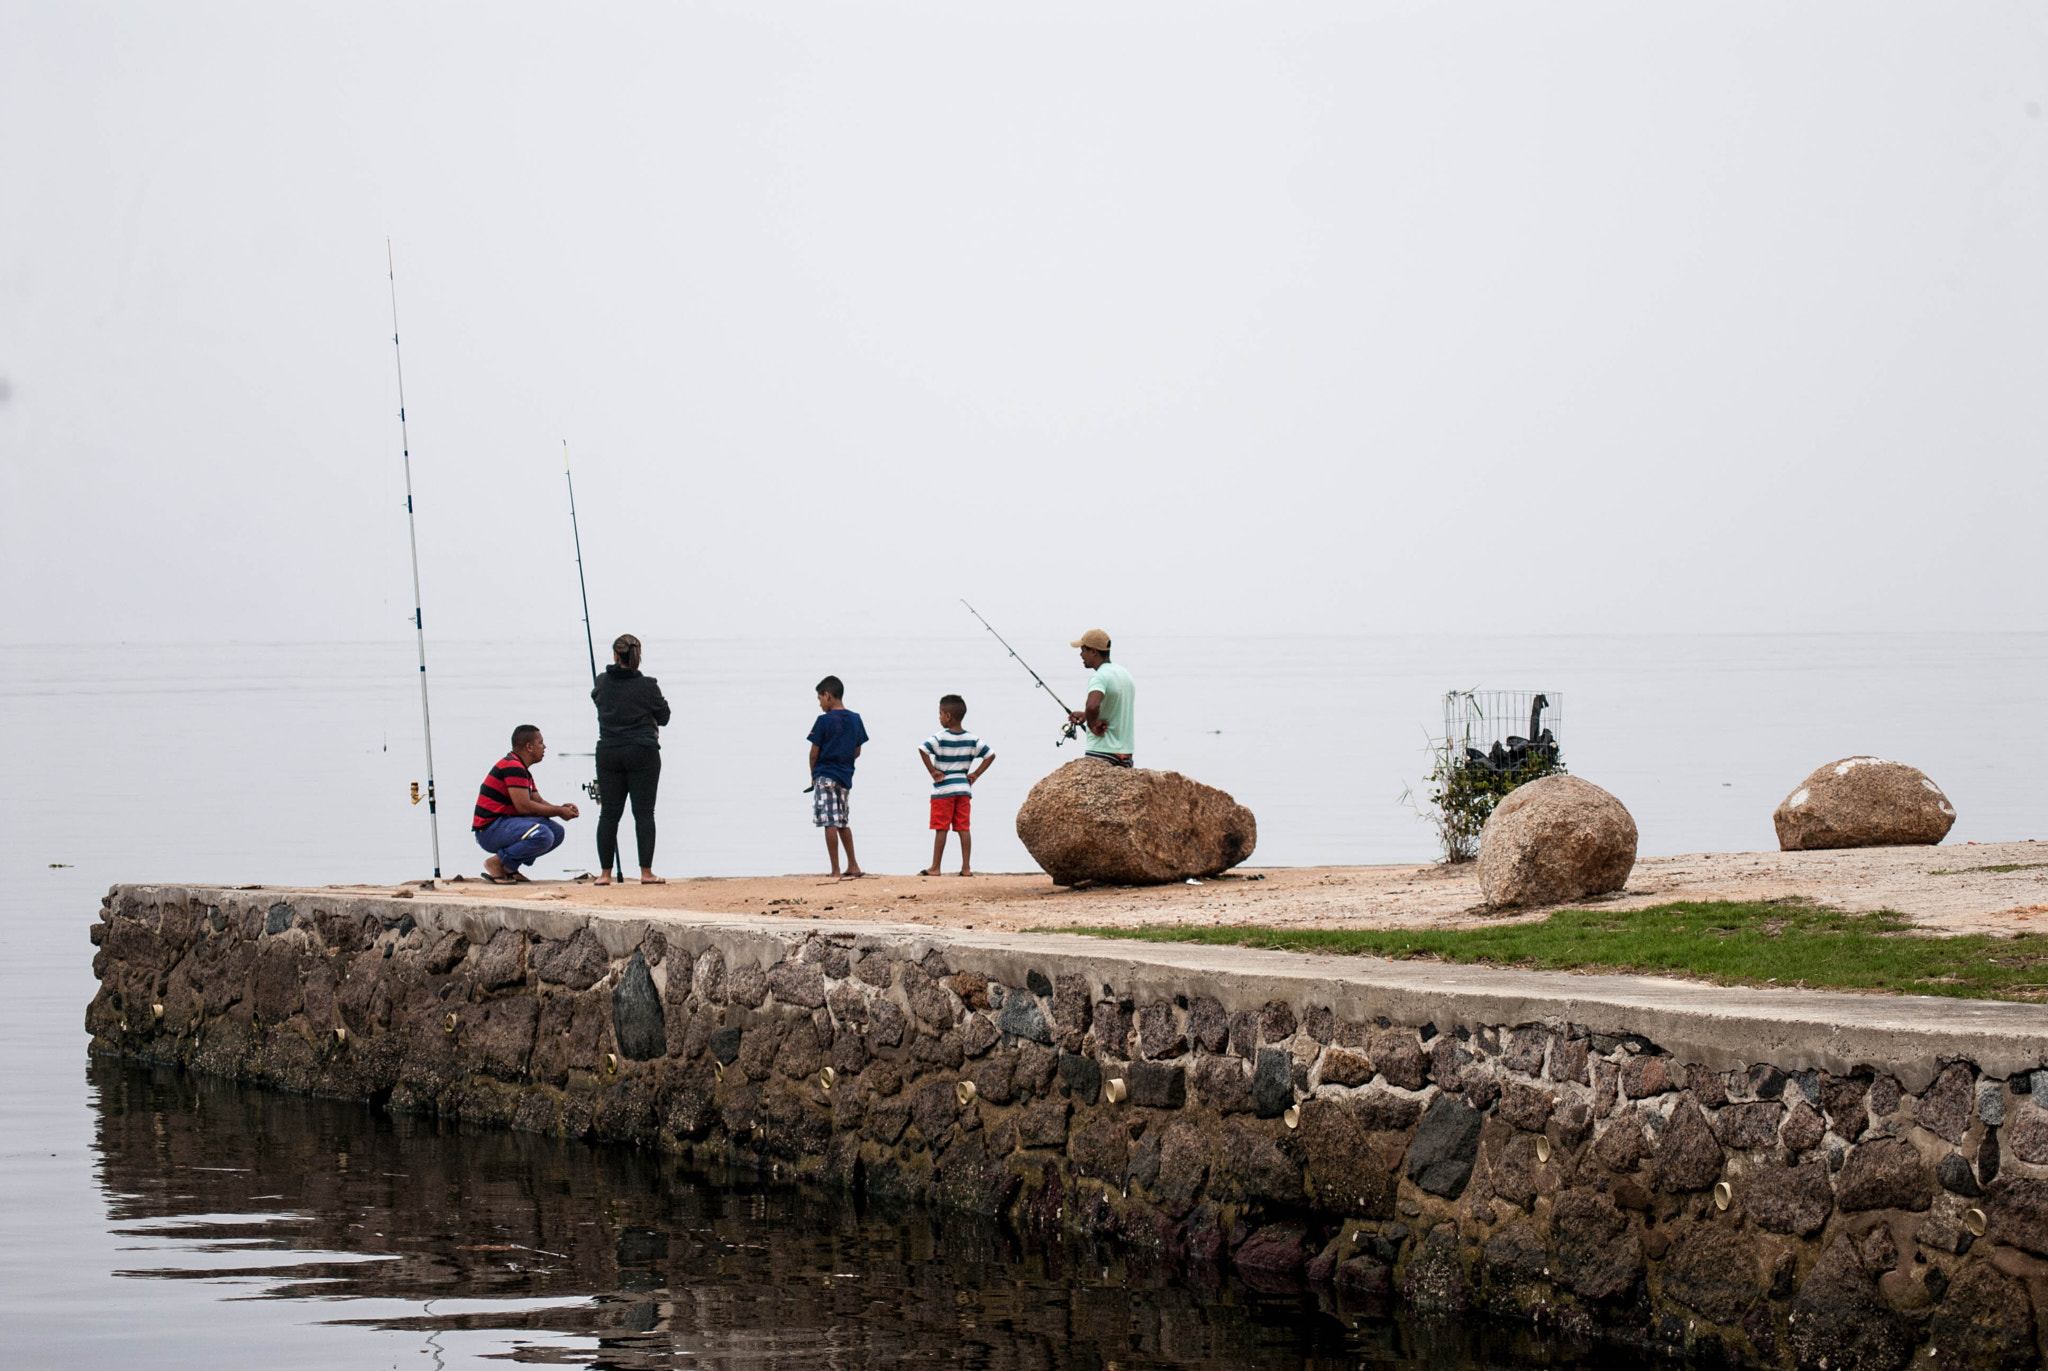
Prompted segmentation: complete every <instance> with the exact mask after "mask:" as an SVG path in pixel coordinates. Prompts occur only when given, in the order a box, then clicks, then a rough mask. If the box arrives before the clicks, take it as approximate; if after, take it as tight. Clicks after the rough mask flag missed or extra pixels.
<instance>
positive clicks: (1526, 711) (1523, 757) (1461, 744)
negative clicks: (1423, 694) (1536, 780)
mask: <svg viewBox="0 0 2048 1371" xmlns="http://www.w3.org/2000/svg"><path fill="white" fill-rule="evenodd" d="M1563 718H1564V697H1563V696H1562V695H1559V694H1558V693H1557V692H1556V691H1554V690H1453V691H1450V692H1448V693H1447V694H1445V696H1444V740H1445V741H1446V742H1447V743H1448V744H1449V747H1450V754H1451V757H1452V758H1453V759H1454V760H1455V761H1456V762H1457V764H1458V765H1460V766H1483V767H1485V768H1487V769H1488V770H1490V771H1496V772H1511V771H1520V770H1521V769H1522V768H1523V767H1524V766H1525V765H1526V764H1527V763H1528V762H1529V761H1530V760H1532V759H1533V760H1535V761H1537V762H1539V763H1542V764H1543V765H1544V769H1546V770H1547V769H1548V768H1549V766H1551V765H1554V764H1555V763H1556V761H1557V756H1558V742H1557V733H1558V724H1559V723H1560V722H1562V720H1563Z"/></svg>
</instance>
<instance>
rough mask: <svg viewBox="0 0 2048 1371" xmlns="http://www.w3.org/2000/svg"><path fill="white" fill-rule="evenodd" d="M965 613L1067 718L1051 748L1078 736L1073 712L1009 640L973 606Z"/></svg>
mask: <svg viewBox="0 0 2048 1371" xmlns="http://www.w3.org/2000/svg"><path fill="white" fill-rule="evenodd" d="M960 603H961V604H963V605H967V601H965V600H962V601H961V602H960ZM967 612H968V613H969V614H972V615H973V616H974V617H975V618H977V619H981V626H982V627H983V628H985V629H987V630H988V631H989V632H990V633H991V634H993V635H994V637H995V640H996V641H997V642H999V643H1001V644H1002V645H1003V650H1004V651H1005V652H1008V653H1009V654H1010V655H1011V656H1012V657H1015V658H1016V660H1017V665H1018V666H1021V667H1023V668H1024V669H1025V670H1026V671H1030V672H1031V679H1032V680H1034V681H1036V682H1038V688H1039V689H1040V690H1042V691H1044V692H1045V693H1046V694H1048V695H1051V696H1052V702H1053V703H1054V704H1056V705H1058V706H1059V707H1060V713H1061V714H1064V715H1066V716H1067V721H1066V724H1065V725H1064V726H1063V727H1062V728H1061V729H1060V737H1059V742H1056V743H1054V744H1053V746H1054V747H1060V746H1062V745H1063V744H1065V743H1066V742H1067V741H1068V740H1069V739H1071V738H1073V737H1075V736H1076V735H1078V734H1079V732H1080V725H1078V724H1076V723H1075V722H1074V720H1073V713H1074V711H1073V710H1071V709H1068V708H1067V702H1066V701H1065V700H1062V699H1061V698H1060V697H1059V695H1058V693H1057V692H1055V691H1054V690H1053V688H1052V687H1051V686H1049V685H1047V684H1046V683H1045V677H1043V676H1041V675H1039V674H1038V673H1037V672H1035V671H1031V663H1029V662H1027V661H1025V660H1024V659H1023V658H1022V657H1019V656H1017V649H1016V648H1014V647H1011V646H1010V644H1009V640H1008V639H1006V638H1004V637H1003V635H1002V634H1000V633H997V632H996V626H995V625H994V624H992V623H990V622H989V621H988V620H986V619H982V618H981V611H980V610H978V609H976V608H975V607H974V606H973V605H967Z"/></svg>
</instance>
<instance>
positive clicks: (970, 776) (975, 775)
mask: <svg viewBox="0 0 2048 1371" xmlns="http://www.w3.org/2000/svg"><path fill="white" fill-rule="evenodd" d="M995 764H996V754H995V753H993V752H990V753H987V754H986V755H984V756H983V757H982V759H981V765H980V766H978V767H976V768H974V770H972V771H970V772H968V773H967V784H969V785H973V784H974V783H975V782H976V781H978V780H980V779H981V778H982V775H983V774H984V773H985V772H987V770H988V769H989V768H990V767H992V766H994V765H995Z"/></svg>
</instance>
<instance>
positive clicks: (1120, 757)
mask: <svg viewBox="0 0 2048 1371" xmlns="http://www.w3.org/2000/svg"><path fill="white" fill-rule="evenodd" d="M1087 755H1088V756H1090V757H1092V758H1094V759H1095V760H1096V761H1098V762H1108V763H1109V764H1110V765H1111V766H1129V765H1130V764H1131V754H1130V753H1128V752H1090V753H1088V754H1087Z"/></svg>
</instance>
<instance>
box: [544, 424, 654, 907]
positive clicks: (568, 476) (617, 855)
mask: <svg viewBox="0 0 2048 1371" xmlns="http://www.w3.org/2000/svg"><path fill="white" fill-rule="evenodd" d="M562 478H563V479H564V480H566V481H567V482H568V483H569V536H570V537H572V538H574V539H575V540H576V589H577V590H578V591H580V592H581V593H582V595H583V646H584V648H585V650H587V651H588V652H589V653H590V686H591V689H593V690H595V689H596V688H597V639H596V638H594V637H592V636H591V632H590V586H589V584H588V583H587V582H586V581H585V580H584V579H583V530H582V528H580V527H579V526H578V525H577V523H576V476H575V473H573V472H571V471H570V470H569V440H568V439H567V438H564V439H563V440H562ZM592 755H593V756H595V755H596V754H594V753H593V754H592ZM583 793H584V794H585V795H588V796H589V797H590V802H591V803H592V804H594V805H601V804H603V803H604V796H603V794H602V792H601V791H600V790H599V788H598V783H597V779H596V778H595V777H592V778H591V779H590V780H587V781H585V782H584V783H583ZM635 822H638V820H635ZM612 860H613V861H614V862H616V863H618V878H619V882H620V883H621V884H624V883H625V879H626V858H625V855H624V854H623V853H621V852H619V851H618V850H617V849H616V848H615V849H613V851H612Z"/></svg>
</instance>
